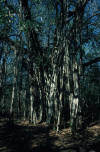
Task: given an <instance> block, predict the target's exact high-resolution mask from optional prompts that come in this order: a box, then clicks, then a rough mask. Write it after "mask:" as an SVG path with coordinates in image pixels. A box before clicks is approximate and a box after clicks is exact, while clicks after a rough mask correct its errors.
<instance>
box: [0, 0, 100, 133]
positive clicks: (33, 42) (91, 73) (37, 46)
mask: <svg viewBox="0 0 100 152" xmlns="http://www.w3.org/2000/svg"><path fill="white" fill-rule="evenodd" d="M99 61H100V2H99V0H0V116H1V117H7V118H8V119H9V121H12V120H15V119H20V120H21V121H23V120H28V121H29V123H33V124H38V123H41V122H46V123H47V124H48V125H50V126H52V127H53V128H54V129H55V130H56V131H57V132H59V130H60V129H62V128H66V127H67V125H68V123H69V125H70V128H71V132H72V134H73V135H74V134H75V133H76V132H77V131H80V130H83V129H85V128H86V127H87V126H88V125H89V123H91V122H93V121H95V120H100V63H99Z"/></svg>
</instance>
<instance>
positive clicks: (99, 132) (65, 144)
mask: <svg viewBox="0 0 100 152" xmlns="http://www.w3.org/2000/svg"><path fill="white" fill-rule="evenodd" d="M90 150H92V151H93V150H94V152H100V122H95V123H94V124H91V126H90V127H88V128H87V129H86V130H85V131H83V132H81V134H79V133H77V135H76V136H75V137H72V135H71V131H70V129H69V128H66V129H63V130H61V131H60V132H59V134H56V132H55V130H52V129H51V128H50V127H49V126H47V125H46V124H45V123H42V124H38V125H36V126H33V124H30V125H29V124H28V122H25V121H23V122H20V121H15V122H14V124H13V123H9V122H7V121H5V120H4V119H1V120H0V152H90Z"/></svg>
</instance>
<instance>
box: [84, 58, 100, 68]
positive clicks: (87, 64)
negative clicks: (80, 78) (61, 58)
mask: <svg viewBox="0 0 100 152" xmlns="http://www.w3.org/2000/svg"><path fill="white" fill-rule="evenodd" d="M97 62H100V57H97V58H95V59H93V60H90V61H89V62H86V63H84V64H83V67H87V66H90V65H92V64H94V63H97Z"/></svg>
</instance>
